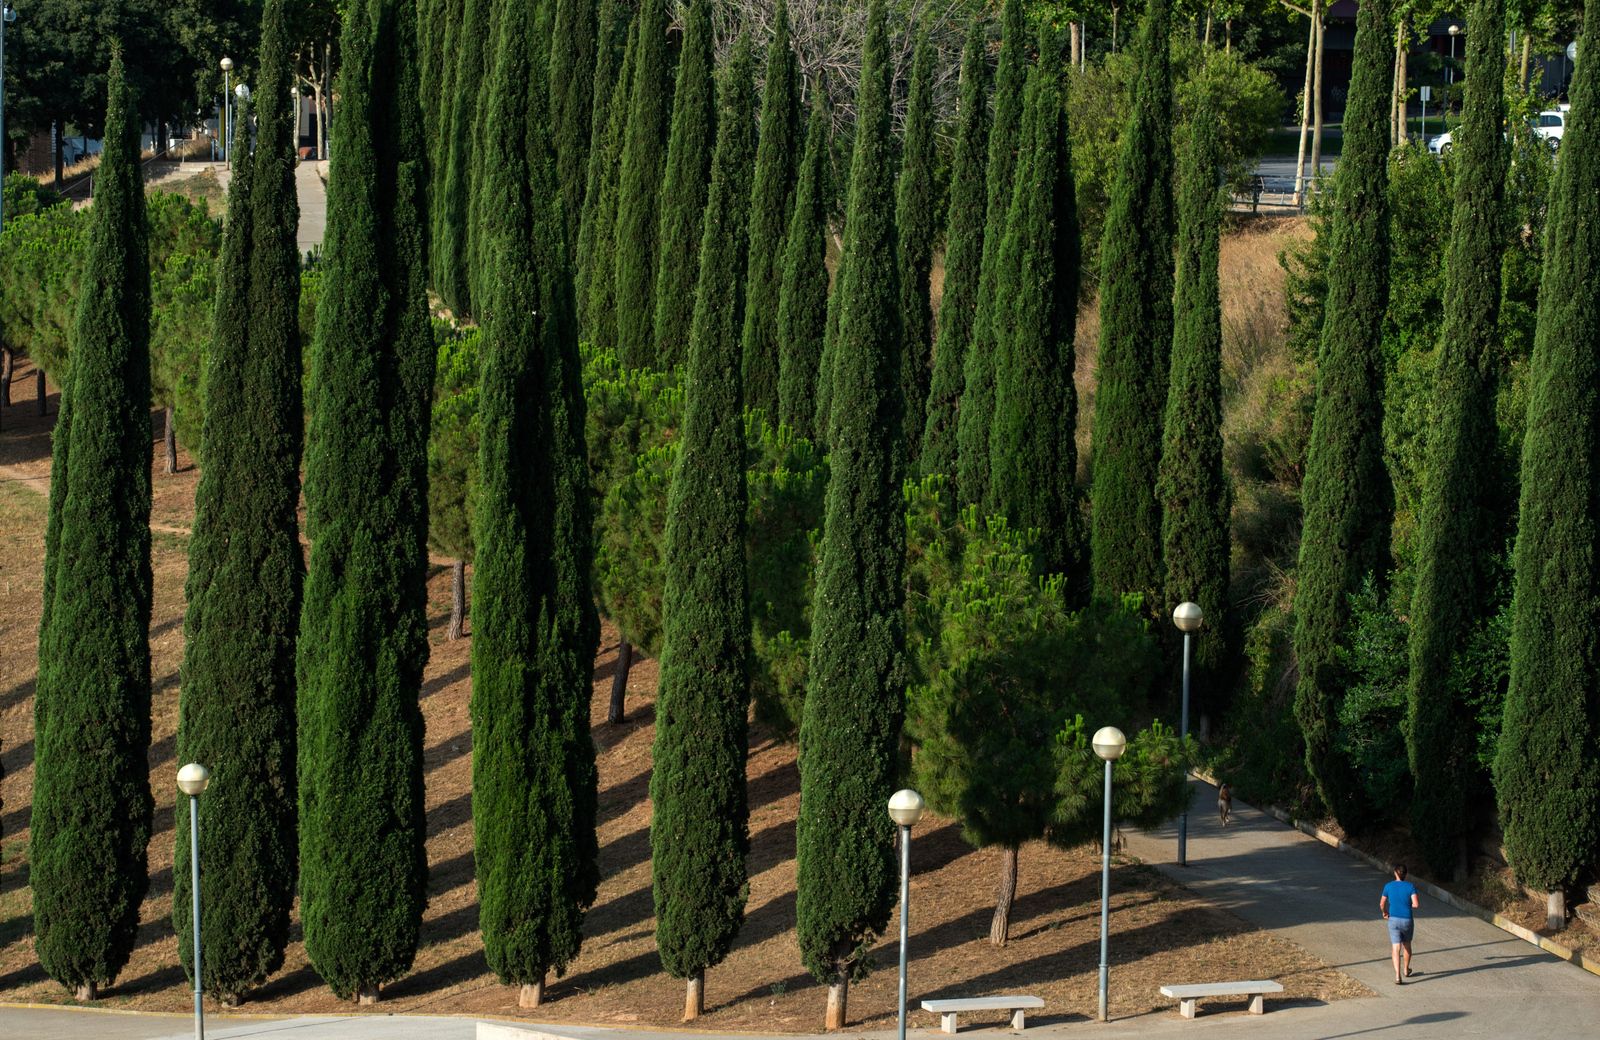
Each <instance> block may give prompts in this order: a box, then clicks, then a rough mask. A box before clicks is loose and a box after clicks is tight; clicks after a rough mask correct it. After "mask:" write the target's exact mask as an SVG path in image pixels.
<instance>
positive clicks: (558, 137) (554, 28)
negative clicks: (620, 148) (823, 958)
mask: <svg viewBox="0 0 1600 1040" xmlns="http://www.w3.org/2000/svg"><path fill="white" fill-rule="evenodd" d="M545 2H546V3H553V4H554V5H555V10H554V12H553V13H552V16H551V17H552V22H551V34H550V89H549V90H548V91H547V93H548V95H549V97H550V127H551V138H552V142H553V146H554V148H555V153H556V181H557V183H558V184H559V186H560V188H561V218H562V227H563V229H564V230H563V234H564V237H565V238H566V241H567V250H568V252H569V253H570V252H571V251H572V250H573V249H574V248H576V247H577V244H578V219H579V217H580V216H581V215H582V214H583V189H584V187H585V186H586V182H587V180H588V176H589V135H590V134H591V132H592V131H593V118H592V114H591V106H592V105H593V104H594V77H595V67H596V65H597V64H598V63H599V55H598V54H597V53H596V47H597V46H599V40H598V38H597V37H598V33H599V24H598V13H597V11H596V9H595V0H545Z"/></svg>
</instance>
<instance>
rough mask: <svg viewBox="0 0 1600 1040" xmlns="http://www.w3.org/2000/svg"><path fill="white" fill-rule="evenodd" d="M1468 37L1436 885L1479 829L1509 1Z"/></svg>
mask: <svg viewBox="0 0 1600 1040" xmlns="http://www.w3.org/2000/svg"><path fill="white" fill-rule="evenodd" d="M1471 16H1472V18H1471V22H1470V24H1471V25H1472V27H1473V32H1471V33H1469V34H1468V36H1467V70H1466V97H1465V102H1464V104H1463V110H1462V122H1461V123H1460V124H1459V125H1458V127H1457V129H1456V131H1455V140H1456V145H1455V149H1456V151H1455V154H1456V157H1457V158H1456V162H1457V166H1456V175H1455V212H1454V216H1453V219H1452V226H1451V234H1450V254H1449V261H1448V266H1447V270H1446V279H1447V282H1446V287H1445V293H1444V331H1443V334H1442V335H1441V337H1440V340H1439V360H1438V368H1437V370H1436V374H1435V376H1434V379H1435V382H1434V391H1433V409H1432V413H1431V415H1432V423H1431V427H1430V431H1429V434H1428V457H1427V466H1426V467H1425V468H1424V470H1423V486H1422V504H1421V507H1420V514H1421V515H1420V517H1419V520H1420V523H1419V526H1418V529H1417V566H1416V587H1415V588H1414V589H1413V591H1412V596H1411V634H1410V638H1411V648H1410V649H1411V683H1410V687H1409V689H1408V694H1409V700H1408V701H1407V705H1406V714H1407V719H1408V720H1409V726H1408V727H1407V728H1406V750H1407V752H1408V758H1409V759H1410V765H1411V777H1412V780H1413V782H1414V784H1415V787H1414V789H1413V794H1412V800H1411V833H1412V834H1413V835H1415V836H1416V838H1417V841H1418V843H1419V844H1421V846H1422V850H1423V854H1424V855H1425V856H1426V857H1427V859H1428V864H1429V865H1430V866H1431V867H1432V868H1433V869H1434V871H1435V872H1436V873H1438V874H1439V875H1440V876H1441V877H1442V876H1447V875H1449V874H1450V873H1452V872H1454V871H1455V870H1456V869H1457V868H1458V866H1460V865H1461V863H1462V861H1463V857H1464V854H1465V849H1466V847H1465V845H1464V841H1465V839H1466V837H1467V834H1468V832H1469V830H1470V828H1471V825H1472V819H1471V815H1470V814H1469V808H1468V807H1469V804H1471V802H1473V801H1475V800H1476V796H1477V794H1478V793H1479V790H1478V788H1479V785H1478V783H1476V782H1475V778H1474V776H1473V773H1474V770H1473V767H1472V757H1473V754H1474V750H1475V749H1474V743H1475V742H1474V739H1473V736H1474V733H1475V732H1476V729H1477V727H1476V719H1475V716H1476V712H1475V710H1474V708H1473V706H1472V705H1470V704H1468V703H1466V701H1465V697H1466V695H1467V693H1468V692H1469V691H1467V690H1463V689H1460V688H1459V685H1458V684H1456V683H1453V682H1451V671H1452V666H1453V665H1454V663H1455V660H1456V653H1455V651H1456V648H1458V647H1460V646H1462V645H1463V644H1464V643H1466V641H1467V639H1468V637H1469V636H1470V634H1471V632H1472V630H1473V629H1474V627H1476V626H1477V625H1479V624H1481V623H1482V620H1483V618H1484V617H1485V615H1486V614H1492V610H1485V609H1484V604H1485V603H1491V604H1492V603H1493V602H1494V597H1493V593H1494V585H1495V576H1494V570H1493V561H1494V557H1495V554H1496V553H1498V552H1499V551H1500V549H1501V548H1502V546H1504V544H1505V535H1506V530H1505V528H1506V522H1505V521H1506V520H1507V519H1508V517H1507V516H1506V512H1507V510H1506V509H1505V508H1504V507H1502V506H1500V505H1499V501H1500V500H1501V497H1502V496H1503V495H1504V494H1505V483H1504V479H1503V478H1504V472H1503V470H1502V468H1501V460H1500V458H1499V457H1498V456H1499V445H1498V443H1497V441H1498V437H1497V427H1496V421H1495V382H1496V379H1495V375H1496V373H1495V358H1496V355H1497V354H1498V353H1499V351H1500V350H1501V338H1500V335H1499V330H1498V326H1499V320H1500V267H1501V254H1502V252H1503V249H1504V243H1505V234H1506V215H1505V194H1504V193H1505V179H1506V167H1507V150H1506V146H1505V142H1504V139H1503V138H1502V137H1501V133H1500V128H1501V126H1502V125H1503V124H1504V122H1505V108H1506V106H1505V91H1504V86H1503V82H1504V81H1503V76H1502V74H1503V73H1504V71H1505V58H1504V56H1503V55H1502V52H1501V49H1500V39H1501V27H1502V26H1503V24H1504V22H1505V15H1504V10H1503V0H1477V2H1476V3H1474V4H1473V7H1472V10H1471Z"/></svg>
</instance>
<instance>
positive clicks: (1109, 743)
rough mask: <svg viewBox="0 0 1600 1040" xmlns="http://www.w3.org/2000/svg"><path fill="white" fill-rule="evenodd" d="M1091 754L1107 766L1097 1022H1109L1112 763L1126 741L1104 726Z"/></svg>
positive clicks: (1115, 731) (1101, 850)
mask: <svg viewBox="0 0 1600 1040" xmlns="http://www.w3.org/2000/svg"><path fill="white" fill-rule="evenodd" d="M1092 743H1093V745H1094V753H1095V754H1097V755H1099V756H1100V757H1101V758H1103V759H1105V763H1106V784H1105V788H1106V824H1105V832H1104V834H1103V835H1102V837H1101V840H1100V1021H1102V1022H1107V1021H1110V1019H1109V1018H1107V1016H1106V992H1107V990H1108V988H1109V984H1110V981H1111V976H1110V971H1109V970H1108V968H1107V966H1106V965H1107V961H1106V947H1107V936H1108V935H1109V934H1110V931H1111V763H1113V762H1115V761H1116V760H1117V759H1119V758H1121V757H1122V753H1123V752H1124V751H1126V750H1127V748H1128V738H1126V737H1124V736H1123V735H1122V731H1121V730H1120V729H1118V728H1117V727H1115V726H1103V727H1101V728H1100V729H1098V730H1096V731H1095V734H1094V739H1093V741H1092Z"/></svg>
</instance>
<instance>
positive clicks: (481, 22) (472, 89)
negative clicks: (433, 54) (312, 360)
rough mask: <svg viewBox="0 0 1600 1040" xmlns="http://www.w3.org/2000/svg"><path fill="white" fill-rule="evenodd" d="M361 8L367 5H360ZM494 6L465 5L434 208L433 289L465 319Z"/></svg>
mask: <svg viewBox="0 0 1600 1040" xmlns="http://www.w3.org/2000/svg"><path fill="white" fill-rule="evenodd" d="M357 2H358V3H361V2H364V0H357ZM494 3H495V0H464V6H463V8H462V14H461V30H460V31H459V32H458V33H457V34H456V49H455V55H456V67H455V80H454V86H455V96H454V97H453V98H451V99H450V101H451V110H450V119H449V122H448V123H447V124H446V125H445V131H444V144H443V146H442V147H441V151H444V152H446V154H445V155H444V156H443V159H444V198H443V199H442V200H440V202H439V203H438V204H437V205H436V206H435V207H434V210H435V212H436V213H437V214H438V219H437V222H436V223H435V224H434V226H433V248H434V251H435V252H436V253H437V254H438V255H437V256H436V257H435V258H434V261H433V274H434V278H433V285H434V288H435V289H436V290H437V291H438V293H439V298H440V299H441V300H443V301H444V305H445V306H446V307H449V308H450V309H451V310H452V311H454V312H455V313H456V315H457V316H458V317H465V316H467V315H469V314H471V313H472V301H471V295H470V285H471V276H472V271H471V266H472V252H471V233H470V230H469V228H470V225H471V223H472V169H473V164H474V162H475V158H474V156H473V148H474V146H475V145H476V144H477V141H478V105H479V102H480V100H481V99H482V97H483V94H484V92H483V90H482V89H480V87H479V85H480V84H482V83H483V82H484V80H485V79H486V78H487V76H486V73H487V71H488V70H487V62H488V59H487V58H486V57H485V55H484V49H485V41H486V40H487V38H488V36H489V20H490V9H491V8H492V7H493V6H494Z"/></svg>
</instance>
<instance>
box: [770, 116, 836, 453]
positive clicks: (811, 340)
mask: <svg viewBox="0 0 1600 1040" xmlns="http://www.w3.org/2000/svg"><path fill="white" fill-rule="evenodd" d="M816 95H817V96H816V98H815V99H814V100H813V103H812V105H811V124H810V126H809V127H808V128H807V130H806V150H805V155H804V156H803V157H802V158H801V160H800V180H799V183H798V184H796V185H795V193H794V213H793V215H792V216H791V217H790V218H789V230H788V232H787V233H786V234H785V236H784V238H785V241H784V252H783V293H782V295H781V296H780V297H779V300H778V420H779V421H780V422H781V423H782V424H783V425H785V426H788V427H789V428H790V429H792V430H794V431H795V433H797V434H799V435H800V436H802V437H806V438H807V439H810V440H815V439H816V436H815V435H816V429H815V427H814V426H813V424H814V423H815V421H816V416H817V376H818V370H819V369H820V368H821V365H822V337H823V335H824V333H825V332H826V331H827V325H828V267H827V262H826V258H827V252H828V110H827V107H826V106H825V105H824V104H823V100H822V91H821V90H820V89H819V90H818V91H817V92H816Z"/></svg>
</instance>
